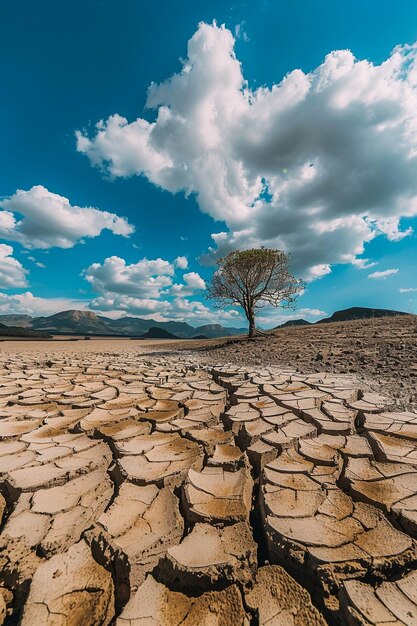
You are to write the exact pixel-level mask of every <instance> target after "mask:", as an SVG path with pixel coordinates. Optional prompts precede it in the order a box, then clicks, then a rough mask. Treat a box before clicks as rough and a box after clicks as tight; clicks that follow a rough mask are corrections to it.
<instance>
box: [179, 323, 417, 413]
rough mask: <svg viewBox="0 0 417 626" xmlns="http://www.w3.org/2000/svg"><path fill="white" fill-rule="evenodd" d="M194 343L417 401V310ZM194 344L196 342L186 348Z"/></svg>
mask: <svg viewBox="0 0 417 626" xmlns="http://www.w3.org/2000/svg"><path fill="white" fill-rule="evenodd" d="M192 344H193V345H192V348H193V350H197V351H201V354H202V355H203V356H204V358H205V359H206V360H208V361H209V362H211V363H217V362H233V363H239V364H240V363H245V364H253V365H255V366H258V367H259V366H261V365H262V366H264V365H265V366H266V365H279V366H281V367H290V368H294V369H295V370H296V371H298V372H306V373H307V372H322V371H324V372H328V373H336V374H354V375H355V376H356V377H358V378H359V379H360V380H365V381H367V382H368V383H369V384H370V385H372V386H373V387H374V388H375V389H381V390H382V391H384V392H385V393H388V394H389V395H391V396H392V397H394V398H396V399H397V400H398V406H400V407H403V408H410V407H413V406H415V407H417V316H416V315H400V316H398V317H385V318H374V319H369V320H354V321H350V322H335V323H330V324H318V325H316V324H314V325H311V326H299V327H288V328H281V329H278V330H276V331H272V332H271V333H268V334H267V335H266V336H259V337H257V338H256V339H255V340H253V341H247V340H246V339H245V338H236V339H232V340H230V339H222V340H211V341H210V342H203V341H201V342H192ZM171 347H172V348H174V349H175V348H178V347H179V346H178V345H177V346H173V345H172V346H171ZM190 347H191V343H190V345H189V346H188V345H187V346H186V349H189V348H190Z"/></svg>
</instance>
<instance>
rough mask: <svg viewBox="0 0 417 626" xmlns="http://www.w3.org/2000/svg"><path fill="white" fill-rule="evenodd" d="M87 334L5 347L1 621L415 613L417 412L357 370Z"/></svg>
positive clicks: (159, 623) (155, 621) (306, 621)
mask: <svg viewBox="0 0 417 626" xmlns="http://www.w3.org/2000/svg"><path fill="white" fill-rule="evenodd" d="M298 331H299V329H297V332H298ZM325 331H326V328H323V332H325ZM343 332H344V333H345V335H346V334H347V331H346V330H345V331H343ZM290 334H292V332H291V333H290ZM335 334H336V336H337V333H335ZM278 337H279V334H278ZM268 340H269V341H271V340H270V339H268ZM355 340H357V337H356V339H355ZM278 341H279V339H278ZM345 342H346V340H345ZM391 342H394V340H391ZM310 343H313V341H312V340H310ZM86 344H89V349H88V347H87V346H86ZM82 345H83V348H82V352H81V351H80V350H81V349H77V346H74V345H68V344H67V345H66V346H64V347H63V346H62V345H61V346H60V347H59V348H57V349H56V350H54V348H53V347H52V346H49V347H45V345H42V346H39V345H38V347H36V344H34V345H33V346H30V345H29V344H25V348H24V349H21V348H20V347H19V346H18V345H14V346H12V347H10V345H9V344H8V345H7V346H5V348H6V349H4V350H2V352H1V354H0V491H1V495H0V520H1V527H0V530H1V532H0V623H2V622H3V621H4V623H6V624H17V623H19V624H21V625H22V626H33V625H35V624H36V625H38V624H39V625H41V626H42V625H44V624H45V625H48V626H79V625H80V624H83V626H97V625H100V626H101V625H103V626H109V625H113V624H116V625H117V626H148V625H150V626H180V625H181V626H195V625H196V624H198V625H202V626H249V625H252V626H255V625H261V626H282V625H284V624H285V625H287V624H291V626H306V625H309V626H310V625H311V626H325V625H326V624H338V625H344V624H348V625H362V626H364V625H365V626H369V625H374V626H377V625H378V626H381V625H382V624H383V625H388V624H389V625H390V626H394V625H395V626H415V624H417V413H415V412H412V411H409V412H405V411H402V412H400V411H398V406H397V405H396V402H395V400H394V399H393V398H391V397H390V395H389V394H387V393H383V392H381V391H380V392H378V393H376V392H375V391H373V390H371V389H370V388H369V387H368V386H367V385H366V384H364V382H363V381H361V380H359V379H358V378H357V377H355V376H354V375H353V374H352V373H351V374H337V375H335V374H332V373H329V372H326V371H321V372H320V373H303V374H300V373H298V372H296V371H295V369H294V368H293V367H292V368H289V367H285V366H275V367H274V366H268V365H267V364H266V361H265V360H264V361H263V363H262V365H261V366H259V365H242V364H240V365H237V364H236V363H231V364H227V363H225V362H222V363H220V364H216V365H213V364H209V363H208V362H207V361H206V360H205V358H204V357H202V356H201V355H198V354H195V353H194V354H191V355H188V356H186V355H185V354H183V353H182V354H180V355H179V354H175V353H173V352H171V353H170V354H168V355H165V356H158V355H157V354H149V355H144V354H143V353H141V352H140V350H141V346H140V345H139V344H138V343H136V342H129V341H125V342H120V343H113V344H111V345H110V342H107V344H106V343H104V344H103V343H99V342H97V343H94V342H84V343H83V344H82ZM241 345H243V344H241ZM256 345H257V344H256ZM259 345H260V344H259ZM344 345H347V344H346V343H345V344H344ZM146 349H151V347H147V348H146ZM157 349H158V348H155V347H154V350H157ZM159 349H160V348H159ZM233 349H234V345H231V346H224V347H223V348H219V349H218V350H224V351H226V350H233ZM245 349H246V347H245ZM321 349H323V347H322V348H321ZM254 358H257V357H254ZM241 360H243V359H242V358H241ZM322 365H323V366H324V365H325V363H323V362H322Z"/></svg>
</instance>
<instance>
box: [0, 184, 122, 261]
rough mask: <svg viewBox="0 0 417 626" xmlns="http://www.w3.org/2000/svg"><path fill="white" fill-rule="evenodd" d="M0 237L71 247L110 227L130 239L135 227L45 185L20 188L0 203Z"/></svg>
mask: <svg viewBox="0 0 417 626" xmlns="http://www.w3.org/2000/svg"><path fill="white" fill-rule="evenodd" d="M0 207H1V208H2V209H3V210H2V211H0V237H2V238H3V239H7V240H9V241H17V242H19V243H21V244H22V245H23V246H25V247H26V248H44V249H45V248H52V247H57V248H72V247H73V246H74V245H75V244H76V243H77V242H79V241H81V240H82V239H83V238H85V237H97V236H98V235H100V233H101V232H102V230H104V229H105V228H107V229H108V230H111V231H112V232H113V233H114V234H116V235H123V236H124V237H128V236H129V235H130V234H131V233H132V232H133V231H134V228H133V226H131V225H130V224H129V223H128V221H127V220H126V219H125V218H123V217H119V216H117V215H115V214H114V213H109V212H108V211H100V210H99V209H95V208H92V207H79V206H72V205H71V204H70V202H69V200H68V199H67V198H64V197H63V196H60V195H58V194H56V193H51V192H50V191H48V189H46V188H45V187H43V186H42V185H36V186H35V187H32V189H29V190H28V191H24V190H22V189H18V190H17V191H16V193H14V194H13V195H12V196H10V197H9V198H5V199H3V200H1V201H0Z"/></svg>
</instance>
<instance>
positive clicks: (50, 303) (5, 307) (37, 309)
mask: <svg viewBox="0 0 417 626" xmlns="http://www.w3.org/2000/svg"><path fill="white" fill-rule="evenodd" d="M85 308H87V302H86V301H85V300H76V299H71V298H40V297H38V296H34V295H33V293H31V292H30V291H26V292H24V293H19V294H13V295H10V294H5V293H0V313H1V314H3V315H6V314H24V315H32V316H33V317H40V316H43V315H53V314H54V313H59V312H60V311H66V310H70V309H85Z"/></svg>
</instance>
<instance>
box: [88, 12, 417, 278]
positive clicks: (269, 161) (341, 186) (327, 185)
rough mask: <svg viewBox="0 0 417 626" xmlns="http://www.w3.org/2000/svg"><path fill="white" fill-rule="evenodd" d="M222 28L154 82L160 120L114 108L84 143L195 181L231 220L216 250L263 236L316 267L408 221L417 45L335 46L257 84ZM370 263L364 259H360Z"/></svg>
mask: <svg viewBox="0 0 417 626" xmlns="http://www.w3.org/2000/svg"><path fill="white" fill-rule="evenodd" d="M234 43H235V40H234V37H233V35H232V33H231V32H230V31H229V30H227V29H226V28H224V27H218V26H217V25H216V24H212V25H208V24H204V23H202V24H200V26H199V28H198V30H197V32H196V33H195V34H194V35H193V37H192V38H191V39H190V41H189V42H188V58H187V59H186V60H185V61H184V64H183V67H182V69H181V71H180V72H179V73H178V74H174V75H173V76H172V77H171V78H169V79H168V80H166V81H165V82H162V83H160V84H152V85H151V87H150V88H149V92H148V98H147V106H148V107H149V108H150V109H154V110H156V115H155V118H154V120H153V121H147V120H146V119H144V118H140V117H139V118H137V119H136V120H133V121H131V122H129V121H128V120H127V119H126V118H125V117H123V116H121V115H119V114H115V115H112V116H111V117H109V118H108V119H107V120H102V121H100V122H99V123H98V124H97V127H96V130H95V132H94V134H93V135H92V136H89V135H88V134H87V133H86V132H77V148H78V150H79V151H80V152H82V153H84V154H86V155H87V156H88V158H89V160H90V162H91V164H92V165H94V166H97V167H99V168H101V169H102V170H103V171H104V172H105V173H106V175H110V176H111V177H118V176H123V177H128V176H132V175H144V176H146V177H147V178H148V179H149V181H151V182H152V183H154V184H155V185H158V186H159V187H161V188H163V189H166V190H169V191H171V192H172V193H176V192H178V191H183V192H184V193H185V194H191V193H193V194H195V195H196V197H197V200H198V203H199V206H200V209H201V210H202V211H204V212H205V213H208V214H209V215H211V216H212V217H213V218H214V219H216V220H222V221H224V222H226V224H227V227H228V231H227V232H222V233H215V234H213V241H214V245H213V247H212V248H211V249H210V250H209V253H208V255H206V257H205V261H206V262H211V261H212V260H213V257H216V256H219V255H223V254H225V253H227V252H228V251H229V250H231V249H236V248H248V247H253V246H259V245H265V246H268V247H278V248H282V249H284V250H286V251H290V252H291V253H292V266H293V269H294V271H295V272H297V273H300V274H302V275H303V276H304V277H305V278H307V279H310V280H313V279H315V278H320V277H321V276H324V275H325V274H328V273H329V272H330V271H331V266H332V265H333V264H336V263H356V265H357V266H358V265H359V264H358V261H357V257H358V256H360V255H361V254H362V253H363V251H364V246H365V244H366V242H369V241H370V240H371V239H373V238H374V237H375V236H377V235H384V236H386V237H387V238H388V239H389V240H392V241H397V240H399V239H401V238H403V237H405V236H407V235H409V234H410V232H411V229H409V228H408V229H406V230H401V218H402V217H411V216H415V215H417V177H416V175H415V172H416V170H417V61H416V59H417V47H416V45H412V46H408V45H405V46H402V47H397V48H396V49H395V50H394V51H393V52H392V54H391V56H390V57H389V58H388V59H387V60H386V61H384V62H383V63H381V64H380V65H375V64H373V63H371V62H370V61H367V60H358V59H356V58H355V57H354V55H353V53H352V52H350V51H349V50H336V51H333V52H330V54H328V55H327V56H326V58H325V59H324V61H323V63H322V64H321V65H319V66H318V67H317V68H316V69H315V70H313V71H312V72H311V73H305V72H303V71H301V70H298V69H295V70H293V71H291V72H289V73H288V75H287V76H285V78H283V79H282V80H280V77H277V78H278V81H277V83H276V84H273V85H272V86H271V87H270V88H268V87H261V88H258V89H254V90H252V89H249V88H248V87H247V83H246V82H245V79H244V76H243V74H242V68H241V65H240V63H239V61H238V59H237V58H236V56H235V53H234ZM359 266H360V265H359Z"/></svg>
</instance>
